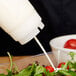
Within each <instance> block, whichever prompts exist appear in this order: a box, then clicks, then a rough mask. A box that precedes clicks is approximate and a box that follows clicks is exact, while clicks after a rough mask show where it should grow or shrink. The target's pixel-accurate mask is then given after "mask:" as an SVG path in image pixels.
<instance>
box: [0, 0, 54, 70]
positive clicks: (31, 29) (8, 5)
mask: <svg viewBox="0 0 76 76" xmlns="http://www.w3.org/2000/svg"><path fill="white" fill-rule="evenodd" d="M0 27H1V28H2V29H3V30H4V31H5V32H7V33H8V34H9V35H10V36H11V37H12V38H13V39H14V40H15V41H18V42H19V43H21V44H25V43H27V42H28V41H30V40H31V39H33V38H34V39H35V40H36V42H37V43H38V44H39V46H40V47H41V49H42V51H43V52H44V54H45V56H46V57H47V59H48V60H49V62H50V64H51V65H52V66H53V68H54V69H55V67H54V65H53V63H52V61H51V59H50V58H49V56H48V55H47V53H46V51H45V49H44V48H43V46H42V45H41V43H40V42H39V40H38V39H37V37H36V35H37V34H38V33H39V32H40V31H39V29H38V28H40V29H43V27H44V24H43V23H42V21H41V17H40V16H39V15H38V13H37V12H36V10H35V9H34V8H33V6H32V5H31V3H30V2H29V1H28V0H0Z"/></svg>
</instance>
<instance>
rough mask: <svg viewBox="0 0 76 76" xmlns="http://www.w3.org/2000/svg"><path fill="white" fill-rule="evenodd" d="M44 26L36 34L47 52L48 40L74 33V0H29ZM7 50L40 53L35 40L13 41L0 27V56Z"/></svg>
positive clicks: (75, 13) (75, 31)
mask: <svg viewBox="0 0 76 76" xmlns="http://www.w3.org/2000/svg"><path fill="white" fill-rule="evenodd" d="M30 2H31V3H32V5H33V6H34V7H35V9H36V10H37V12H38V13H39V15H40V16H41V17H42V21H43V23H44V24H45V28H44V29H43V30H42V31H41V32H40V34H39V35H38V36H37V37H38V39H39V40H40V41H41V43H42V45H43V46H44V48H45V49H46V51H47V52H49V51H51V48H50V46H49V41H50V40H51V39H53V38H54V37H57V36H61V35H66V34H76V0H30ZM7 51H9V52H10V53H11V54H13V55H36V54H39V53H42V50H41V49H40V47H39V46H38V45H37V43H36V42H35V40H34V39H33V40H31V41H30V42H29V43H27V44H25V45H20V44H19V43H18V42H15V41H14V40H13V39H12V38H11V37H10V36H9V35H8V34H7V33H5V32H4V31H3V30H2V29H1V28H0V56H6V55H7V54H6V52H7Z"/></svg>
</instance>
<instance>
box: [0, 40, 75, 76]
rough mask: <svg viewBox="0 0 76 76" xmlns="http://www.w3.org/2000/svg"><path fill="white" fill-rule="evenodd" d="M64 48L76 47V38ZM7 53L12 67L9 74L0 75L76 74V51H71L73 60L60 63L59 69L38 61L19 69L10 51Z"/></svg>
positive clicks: (69, 75)
mask: <svg viewBox="0 0 76 76" xmlns="http://www.w3.org/2000/svg"><path fill="white" fill-rule="evenodd" d="M64 48H69V49H76V39H70V40H68V41H67V42H66V43H65V44H64ZM7 54H8V56H9V59H10V69H9V70H8V69H7V72H8V74H7V75H5V74H0V76H76V61H75V60H74V56H75V55H76V53H74V52H69V54H68V55H70V57H71V60H68V61H66V62H61V63H59V65H58V67H57V70H54V68H53V67H52V66H46V65H40V64H39V63H38V62H37V61H36V62H34V63H32V64H29V65H28V66H27V67H26V68H24V69H23V70H21V71H19V70H18V67H17V66H16V64H15V63H13V61H12V56H11V55H10V53H9V52H7ZM13 65H14V66H15V67H14V68H13Z"/></svg>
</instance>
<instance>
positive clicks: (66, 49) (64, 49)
mask: <svg viewBox="0 0 76 76" xmlns="http://www.w3.org/2000/svg"><path fill="white" fill-rule="evenodd" d="M65 36H66V37H67V36H76V34H69V35H62V36H58V37H55V38H53V39H51V40H50V42H49V44H50V46H51V48H52V47H54V48H56V49H58V50H60V51H61V50H62V51H68V52H75V51H76V49H68V48H64V47H57V46H54V45H53V44H52V41H53V40H55V39H58V38H62V37H65Z"/></svg>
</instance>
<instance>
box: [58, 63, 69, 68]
mask: <svg viewBox="0 0 76 76" xmlns="http://www.w3.org/2000/svg"><path fill="white" fill-rule="evenodd" d="M63 65H65V62H61V63H59V65H58V68H61V67H62V66H63ZM67 69H69V66H67Z"/></svg>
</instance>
